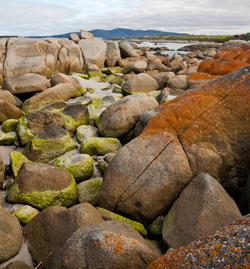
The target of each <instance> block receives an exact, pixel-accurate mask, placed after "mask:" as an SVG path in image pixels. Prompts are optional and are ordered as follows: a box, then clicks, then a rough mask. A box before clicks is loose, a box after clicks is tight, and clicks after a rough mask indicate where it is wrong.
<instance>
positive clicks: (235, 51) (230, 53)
mask: <svg viewBox="0 0 250 269" xmlns="http://www.w3.org/2000/svg"><path fill="white" fill-rule="evenodd" d="M242 52H243V49H242V48H241V47H235V48H232V49H224V50H221V51H219V52H218V53H216V54H215V55H214V57H213V58H214V59H215V60H218V59H223V58H225V59H236V58H237V57H238V56H239V55H240V54H241V53H242Z"/></svg>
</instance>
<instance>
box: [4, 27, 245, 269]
mask: <svg viewBox="0 0 250 269" xmlns="http://www.w3.org/2000/svg"><path fill="white" fill-rule="evenodd" d="M237 42H238V43H237ZM237 42H236V41H231V42H227V43H225V44H223V45H221V44H215V43H211V44H207V45H204V44H200V45H193V46H192V47H188V48H187V49H188V50H189V52H187V53H186V54H184V55H180V54H178V53H176V54H174V55H173V56H172V57H169V56H168V55H166V54H164V55H163V54H161V53H160V48H158V49H157V50H158V51H157V52H153V51H151V50H150V48H149V47H141V46H140V45H139V44H136V43H132V42H124V41H123V42H117V41H104V40H102V39H100V38H95V37H94V36H93V35H92V34H91V33H89V32H86V31H83V30H82V31H81V33H80V36H78V34H76V33H74V34H71V35H70V38H69V39H56V38H41V39H32V38H1V39H0V85H2V86H1V89H0V126H1V128H0V194H1V199H0V239H1V240H0V268H53V269H54V268H65V269H66V268H70V269H72V268H86V269H87V268H110V269H113V268H134V269H137V268H142V269H143V268H229V267H230V268H234V267H235V266H236V265H237V268H239V267H241V268H248V267H249V266H250V256H249V251H250V249H249V244H248V242H249V228H250V220H249V218H250V217H249V214H250V199H249V197H250V192H249V191H250V65H249V64H250V62H249V50H250V44H249V43H248V42H243V41H242V42H239V41H237ZM162 50H167V48H162ZM183 50H185V48H184V49H183ZM128 257H129V258H128Z"/></svg>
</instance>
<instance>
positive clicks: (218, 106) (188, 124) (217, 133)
mask: <svg viewBox="0 0 250 269" xmlns="http://www.w3.org/2000/svg"><path fill="white" fill-rule="evenodd" d="M249 86H250V66H246V67H244V68H242V69H240V70H238V71H236V72H233V73H230V74H228V75H226V76H223V77H221V78H217V79H215V80H213V81H212V82H210V83H208V84H206V85H204V86H203V87H202V88H200V89H197V90H195V91H189V92H187V93H186V94H185V95H183V96H180V97H178V98H176V99H174V100H172V101H170V102H167V103H165V104H163V105H162V106H161V107H160V108H159V109H161V110H162V112H161V113H159V114H158V115H157V116H155V117H154V118H153V119H151V120H150V121H149V123H148V125H147V126H146V128H145V129H144V131H143V133H142V134H141V135H140V136H139V137H137V138H136V139H134V140H132V141H131V142H130V143H128V144H127V145H125V146H124V147H123V148H122V149H121V150H120V151H119V152H118V153H117V154H116V156H115V157H114V158H113V160H112V161H111V163H110V164H109V166H108V168H107V170H106V173H105V176H104V182H103V187H102V192H101V195H100V199H99V204H100V206H102V207H105V208H107V209H109V210H111V211H119V212H123V213H125V214H128V215H130V216H131V217H132V218H134V219H136V220H139V221H152V220H153V219H154V218H155V217H156V216H159V215H163V214H164V213H166V212H167V211H168V210H169V208H170V206H171V205H172V203H173V202H174V200H175V199H176V198H177V194H178V193H179V192H181V191H182V190H183V189H184V187H185V186H186V185H187V184H188V182H189V181H190V180H191V179H192V178H193V177H194V175H197V174H199V173H202V172H204V173H207V174H209V175H211V176H213V177H214V178H215V179H217V180H218V181H219V182H221V183H222V185H223V183H224V182H226V181H227V180H230V179H231V178H233V177H238V178H243V179H244V177H247V176H248V174H249V172H250V171H249V169H250V167H249V160H250V156H249V152H250V143H249V141H250V139H249V136H250V133H249V131H250V120H249V118H250V111H249V108H250V106H249V100H250V99H249V98H250V95H249ZM142 156H143V157H142ZM156 197H157V199H156Z"/></svg>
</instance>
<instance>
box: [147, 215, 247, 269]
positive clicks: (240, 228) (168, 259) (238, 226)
mask: <svg viewBox="0 0 250 269" xmlns="http://www.w3.org/2000/svg"><path fill="white" fill-rule="evenodd" d="M249 242H250V214H249V215H246V216H244V217H242V218H241V219H239V220H237V221H235V222H234V223H233V224H232V225H229V226H227V227H225V228H223V229H221V230H219V231H217V232H216V233H214V234H212V235H209V236H206V237H204V238H201V239H199V240H197V241H194V242H192V243H190V244H188V245H186V246H184V247H181V248H178V249H175V250H173V251H171V252H169V253H167V254H165V255H163V256H162V257H160V258H158V259H157V260H155V261H154V262H153V263H151V264H150V265H149V266H148V267H147V269H153V268H154V269H168V268H250V244H249Z"/></svg>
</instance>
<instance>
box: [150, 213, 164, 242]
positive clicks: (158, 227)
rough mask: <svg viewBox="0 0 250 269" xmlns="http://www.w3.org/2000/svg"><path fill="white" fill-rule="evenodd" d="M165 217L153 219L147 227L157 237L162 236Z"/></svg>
mask: <svg viewBox="0 0 250 269" xmlns="http://www.w3.org/2000/svg"><path fill="white" fill-rule="evenodd" d="M164 219H165V216H158V217H157V218H155V219H154V220H153V222H152V223H151V225H150V226H148V227H147V230H148V231H149V232H150V234H151V235H153V236H154V237H156V238H157V237H161V236H162V227H163V222H164Z"/></svg>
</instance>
